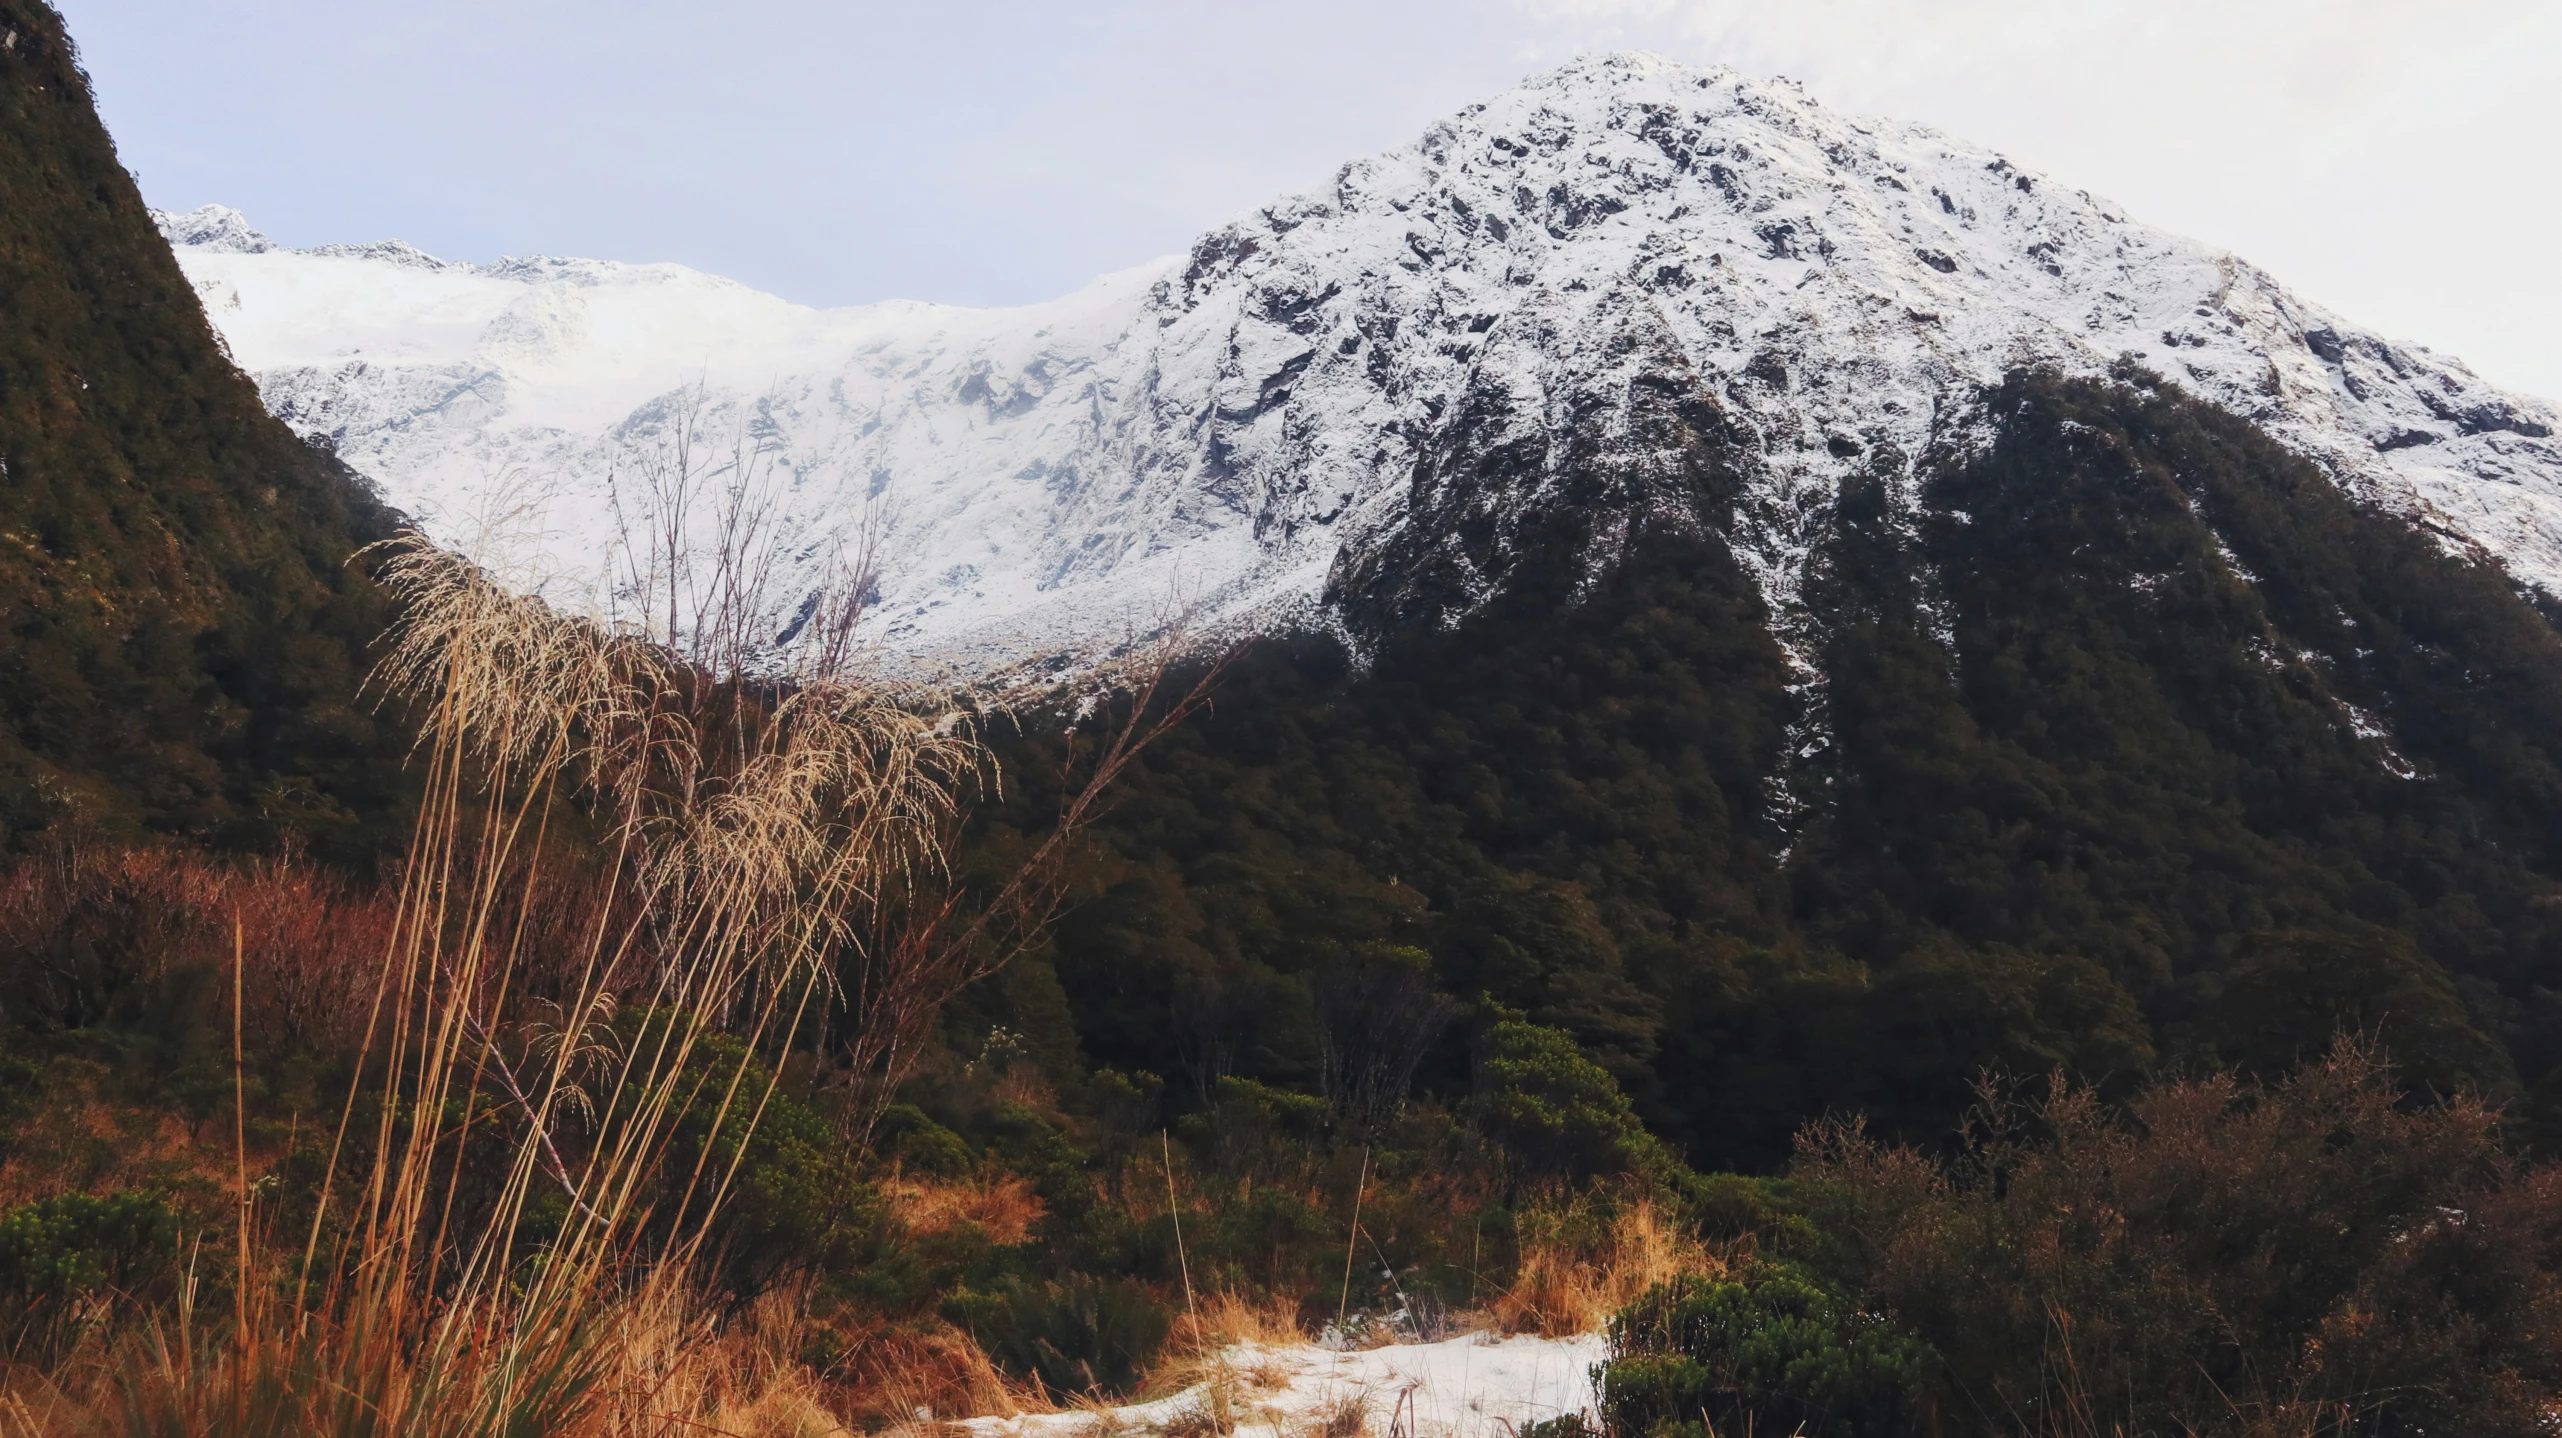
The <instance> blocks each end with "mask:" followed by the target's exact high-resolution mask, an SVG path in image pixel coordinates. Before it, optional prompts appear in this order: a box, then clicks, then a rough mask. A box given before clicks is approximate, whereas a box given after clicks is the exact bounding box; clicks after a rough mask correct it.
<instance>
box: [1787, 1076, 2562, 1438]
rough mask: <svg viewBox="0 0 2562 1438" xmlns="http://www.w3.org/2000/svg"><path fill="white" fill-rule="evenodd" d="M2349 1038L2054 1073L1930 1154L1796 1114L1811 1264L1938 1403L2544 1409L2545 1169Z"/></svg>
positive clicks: (2170, 1412) (2384, 1412)
mask: <svg viewBox="0 0 2562 1438" xmlns="http://www.w3.org/2000/svg"><path fill="white" fill-rule="evenodd" d="M2496 1117H2497V1116H2496V1114H2495V1113H2494V1112H2493V1111H2492V1110H2490V1109H2489V1108H2487V1107H2486V1106H2484V1105H2483V1104H2481V1103H2480V1102H2478V1101H2476V1100H2474V1099H2471V1098H2458V1099H2455V1100H2453V1101H2450V1102H2446V1103H2443V1104H2435V1105H2429V1106H2414V1105H2411V1104H2409V1103H2407V1102H2405V1101H2404V1100H2403V1099H2402V1097H2401V1093H2400V1089H2399V1087H2398V1085H2397V1084H2396V1083H2395V1082H2394V1080H2393V1076H2392V1074H2391V1073H2390V1071H2389V1070H2388V1068H2387V1066H2386V1064H2385V1062H2384V1060H2383V1059H2382V1058H2381V1056H2379V1055H2378V1054H2376V1053H2375V1052H2373V1051H2372V1050H2370V1049H2367V1048H2364V1047H2361V1046H2360V1045H2358V1044H2356V1043H2355V1042H2352V1041H2342V1042H2341V1043H2339V1044H2337V1045H2335V1046H2334V1053H2333V1056H2332V1057H2331V1058H2330V1059H2329V1060H2328V1061H2327V1062H2325V1063H2322V1064H2320V1065H2318V1066H2315V1067H2309V1068H2306V1069H2304V1070H2302V1071H2300V1072H2299V1073H2297V1074H2296V1075H2294V1076H2293V1077H2291V1078H2289V1079H2287V1080H2286V1081H2284V1082H2282V1083H2279V1084H2276V1085H2273V1086H2269V1087H2265V1088H2260V1087H2253V1086H2250V1085H2247V1084H2244V1083H2241V1082H2238V1081H2236V1080H2234V1079H2231V1078H2227V1077H2217V1078H2209V1079H2202V1080H2196V1081H2190V1082H2182V1083H2172V1084H2167V1085H2164V1086H2162V1087H2160V1088H2158V1089H2156V1090H2154V1091H2153V1092H2151V1093H2150V1094H2148V1095H2146V1096H2145V1097H2143V1098H2141V1099H2139V1100H2137V1101H2136V1102H2134V1103H2133V1104H2132V1105H2130V1106H2129V1107H2128V1108H2127V1109H2126V1110H2124V1111H2122V1112H2121V1111H2116V1110H2112V1109H2111V1108H2110V1107H2109V1106H2107V1105H2105V1104H2103V1103H2102V1102H2100V1101H2099V1099H2098V1098H2097V1097H2096V1096H2095V1095H2093V1094H2092V1093H2091V1092H2090V1091H2088V1090H2086V1089H2080V1088H2075V1087H2072V1086H2070V1085H2067V1084H2065V1083H2063V1082H2061V1081H2060V1080H2059V1081H2057V1082H2056V1083H2054V1084H2053V1085H2052V1086H2051V1087H2050V1088H2049V1089H2048V1091H2047V1092H2046V1093H2045V1094H2044V1095H2043V1096H2042V1097H2041V1098H2039V1099H2037V1100H2035V1101H2033V1102H2030V1103H2026V1104H2020V1105H2002V1104H1992V1103H1988V1104H1987V1106H1986V1108H1985V1109H1984V1110H1982V1111H1981V1114H1980V1115H1979V1120H1978V1122H1977V1125H1976V1127H1975V1128H1974V1130H1973V1131H1972V1132H1971V1134H1970V1135H1969V1143H1968V1146H1967V1148H1966V1150H1965V1152H1964V1154H1963V1155H1962V1157H1961V1158H1960V1159H1959V1160H1957V1161H1955V1162H1951V1163H1941V1162H1938V1161H1935V1160H1932V1159H1929V1158H1926V1157H1924V1156H1922V1155H1920V1154H1917V1153H1914V1152H1912V1151H1911V1150H1908V1149H1902V1148H1891V1147H1887V1146H1884V1145H1881V1144H1879V1143H1877V1142H1875V1141H1873V1140H1871V1139H1869V1138H1868V1137H1867V1136H1866V1135H1865V1134H1863V1133H1862V1132H1861V1131H1860V1130H1859V1128H1858V1127H1857V1126H1855V1125H1846V1124H1839V1123H1833V1124H1825V1125H1819V1126H1817V1127H1815V1128H1812V1129H1810V1130H1809V1131H1808V1132H1807V1133H1806V1134H1805V1135H1804V1136H1803V1138H1802V1139H1801V1145H1800V1153H1799V1157H1798V1160H1797V1163H1796V1165H1795V1168H1794V1170H1793V1172H1794V1175H1795V1176H1796V1177H1797V1178H1799V1179H1801V1180H1806V1181H1809V1183H1808V1187H1809V1190H1810V1192H1812V1193H1813V1194H1815V1195H1817V1198H1816V1204H1817V1208H1818V1210H1819V1217H1820V1218H1821V1220H1822V1222H1821V1226H1822V1228H1823V1229H1824V1231H1825V1232H1826V1233H1827V1234H1828V1235H1830V1236H1831V1239H1832V1242H1833V1244H1834V1248H1833V1250H1832V1251H1831V1252H1830V1253H1829V1254H1828V1255H1827V1256H1826V1259H1825V1260H1824V1261H1825V1264H1826V1266H1828V1267H1831V1268H1833V1269H1835V1270H1836V1272H1837V1274H1838V1276H1840V1277H1841V1278H1842V1279H1844V1280H1845V1281H1847V1282H1850V1283H1852V1284H1854V1285H1856V1286H1857V1287H1859V1288H1861V1289H1863V1290H1864V1291H1865V1292H1866V1293H1867V1294H1868V1295H1869V1297H1870V1299H1871V1300H1872V1301H1874V1302H1875V1303H1877V1304H1878V1305H1879V1306H1880V1307H1881V1308H1882V1309H1884V1310H1886V1311H1887V1312H1889V1313H1890V1314H1891V1315H1892V1316H1893V1317H1894V1318H1895V1319H1896V1320H1897V1321H1899V1322H1900V1323H1902V1324H1904V1325H1905V1326H1907V1327H1909V1328H1911V1329H1912V1330H1914V1331H1915V1332H1916V1333H1918V1334H1919V1335H1920V1336H1921V1337H1923V1338H1925V1339H1927V1340H1928V1341H1929V1342H1931V1343H1932V1344H1933V1345H1935V1346H1936V1347H1937V1348H1938V1350H1939V1352H1940V1353H1941V1354H1942V1355H1943V1357H1944V1358H1945V1360H1946V1368H1945V1374H1944V1377H1945V1381H1946V1383H1947V1385H1948V1387H1949V1389H1950V1390H1951V1391H1950V1392H1949V1394H1948V1395H1947V1399H1946V1402H1945V1404H1944V1406H1943V1410H1942V1411H1943V1412H1944V1413H1946V1414H1948V1415H1950V1416H1951V1417H1952V1419H1954V1420H1955V1421H1956V1422H1957V1424H1958V1426H1959V1427H1961V1428H1969V1429H1985V1430H1990V1431H1995V1432H2026V1433H2035V1434H2041V1435H2044V1434H2058V1435H2062V1434H2093V1435H2096V1434H2106V1433H2117V1432H2125V1433H2199V1434H2207V1433H2214V1434H2236V1435H2239V1434H2264V1433H2265V1434H2275V1433H2299V1434H2316V1433H2349V1432H2355V1433H2359V1434H2389V1433H2410V1434H2417V1433H2421V1432H2429V1433H2468V1434H2485V1435H2489V1434H2507V1433H2515V1434H2521V1435H2523V1434H2528V1433H2545V1432H2549V1431H2550V1425H2551V1422H2552V1421H2553V1415H2554V1414H2555V1413H2556V1412H2557V1411H2562V1409H2558V1408H2557V1401H2562V1171H2557V1170H2553V1169H2537V1170H2524V1169H2521V1168H2520V1167H2519V1166H2518V1165H2517V1164H2515V1163H2514V1162H2512V1161H2511V1160H2510V1159H2509V1158H2508V1157H2507V1156H2505V1155H2504V1154H2503V1153H2502V1151H2501V1149H2500V1147H2499V1144H2498V1142H2497V1137H2496Z"/></svg>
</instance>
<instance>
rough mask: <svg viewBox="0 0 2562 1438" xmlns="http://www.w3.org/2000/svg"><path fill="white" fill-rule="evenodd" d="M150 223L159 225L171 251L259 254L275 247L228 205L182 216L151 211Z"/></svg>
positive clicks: (202, 209)
mask: <svg viewBox="0 0 2562 1438" xmlns="http://www.w3.org/2000/svg"><path fill="white" fill-rule="evenodd" d="M151 222H152V223H153V224H155V225H157V226H159V228H160V235H161V238H163V239H165V240H167V241H168V242H169V244H170V247H171V248H173V249H194V250H205V251H210V252H212V253H215V254H231V255H263V254H266V253H268V252H269V251H271V250H274V249H276V248H278V246H277V244H276V242H275V241H273V240H271V239H268V238H267V237H266V236H265V235H263V234H260V233H259V232H258V230H257V228H256V227H254V226H252V225H251V224H250V223H249V217H248V216H246V215H244V214H242V213H240V212H239V211H238V210H235V209H233V208H232V207H231V206H229V205H200V206H198V207H196V208H195V209H192V210H189V211H187V212H186V213H185V214H171V213H170V212H168V211H167V210H153V211H152V212H151Z"/></svg>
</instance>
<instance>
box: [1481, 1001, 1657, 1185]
mask: <svg viewBox="0 0 2562 1438" xmlns="http://www.w3.org/2000/svg"><path fill="white" fill-rule="evenodd" d="M1468 1116H1469V1118H1470V1119H1471V1120H1473V1121H1474V1122H1475V1124H1476V1126H1477V1129H1478V1131H1479V1132H1481V1133H1483V1134H1485V1136H1486V1137H1488V1138H1490V1139H1493V1140H1494V1141H1495V1142H1496V1143H1498V1144H1501V1145H1502V1146H1503V1148H1504V1151H1505V1152H1507V1153H1509V1154H1511V1155H1512V1157H1513V1158H1514V1160H1515V1161H1516V1162H1518V1163H1520V1164H1521V1165H1522V1166H1523V1167H1525V1168H1528V1169H1530V1170H1531V1171H1533V1172H1537V1173H1548V1174H1562V1175H1565V1176H1567V1177H1571V1178H1588V1177H1591V1176H1592V1175H1595V1174H1605V1173H1642V1172H1651V1171H1653V1170H1656V1169H1659V1168H1662V1167H1664V1166H1665V1155H1664V1154H1663V1153H1662V1150H1661V1147H1660V1146H1659V1145H1658V1144H1657V1143H1656V1141H1655V1140H1654V1139H1653V1138H1652V1137H1650V1136H1649V1135H1648V1134H1647V1133H1646V1129H1645V1125H1644V1124H1642V1123H1640V1122H1638V1120H1637V1111H1636V1110H1635V1109H1634V1108H1632V1107H1630V1106H1629V1103H1628V1096H1627V1095H1626V1094H1625V1093H1622V1092H1621V1091H1620V1088H1619V1082H1618V1080H1616V1079H1614V1078H1612V1077H1611V1076H1610V1071H1609V1070H1607V1069H1605V1068H1603V1067H1602V1066H1601V1065H1599V1064H1597V1063H1594V1062H1593V1061H1592V1060H1591V1059H1589V1058H1586V1057H1585V1056H1584V1052H1583V1050H1582V1049H1581V1048H1580V1047H1578V1046H1577V1045H1576V1043H1575V1041H1574V1036H1573V1035H1571V1034H1569V1033H1567V1032H1566V1031H1565V1030H1563V1029H1557V1028H1550V1027H1548V1026H1547V1025H1545V1024H1534V1023H1531V1022H1529V1021H1528V1020H1526V1019H1523V1018H1521V1017H1520V1016H1518V1015H1504V1016H1502V1017H1500V1018H1499V1019H1498V1020H1497V1021H1496V1022H1495V1023H1494V1025H1493V1026H1492V1027H1490V1028H1488V1029H1487V1030H1486V1033H1485V1035H1484V1037H1483V1039H1482V1040H1481V1041H1480V1045H1479V1058H1478V1061H1477V1092H1476V1095H1475V1097H1474V1098H1472V1099H1471V1100H1470V1102H1469V1105H1468Z"/></svg>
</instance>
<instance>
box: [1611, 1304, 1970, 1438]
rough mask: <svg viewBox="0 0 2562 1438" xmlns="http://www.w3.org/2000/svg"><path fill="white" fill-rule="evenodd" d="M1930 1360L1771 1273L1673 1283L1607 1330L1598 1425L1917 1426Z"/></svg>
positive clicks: (1852, 1433)
mask: <svg viewBox="0 0 2562 1438" xmlns="http://www.w3.org/2000/svg"><path fill="white" fill-rule="evenodd" d="M1938 1366H1939V1364H1938V1358H1937V1355H1935V1354H1933V1353H1932V1352H1931V1351H1930V1349H1929V1347H1928V1346H1927V1345H1926V1344H1923V1343H1922V1342H1920V1341H1919V1340H1917V1339H1915V1338H1913V1337H1912V1336H1911V1335H1910V1334H1907V1333H1902V1332H1899V1331H1897V1330H1896V1329H1895V1328H1894V1327H1893V1326H1892V1325H1891V1324H1889V1323H1887V1322H1886V1321H1885V1320H1883V1319H1881V1318H1879V1317H1877V1316H1876V1315H1875V1314H1872V1313H1868V1312H1864V1311H1862V1309H1861V1307H1860V1305H1859V1303H1858V1302H1857V1300H1855V1299H1853V1298H1851V1297H1849V1296H1847V1295H1845V1294H1842V1293H1839V1292H1836V1291H1834V1290H1832V1289H1829V1288H1826V1287H1824V1286H1823V1285H1822V1284H1820V1283H1818V1282H1815V1281H1814V1280H1812V1279H1811V1278H1809V1277H1808V1276H1807V1275H1805V1274H1803V1273H1800V1272H1797V1271H1795V1270H1793V1269H1790V1268H1788V1267H1785V1266H1783V1265H1776V1264H1756V1265H1751V1266H1748V1267H1747V1268H1745V1269H1744V1270H1743V1271H1742V1272H1740V1273H1738V1274H1736V1275H1734V1276H1731V1277H1721V1278H1702V1277H1684V1278H1681V1279H1678V1280H1676V1281H1674V1282H1673V1283H1670V1284H1667V1285H1665V1286H1664V1287H1661V1288H1658V1289H1655V1290H1653V1291H1652V1292H1649V1293H1648V1294H1646V1295H1645V1296H1644V1297H1643V1298H1641V1299H1639V1300H1638V1301H1637V1302H1636V1303H1634V1304H1632V1305H1630V1306H1629V1307H1628V1308H1627V1309H1626V1310H1625V1311H1624V1312H1622V1313H1621V1314H1620V1315H1619V1316H1618V1317H1617V1318H1615V1319H1613V1320H1612V1321H1611V1325H1610V1361H1609V1362H1608V1363H1607V1364H1606V1365H1604V1367H1603V1369H1602V1373H1601V1379H1600V1385H1601V1418H1602V1422H1603V1424H1604V1425H1605V1426H1606V1427H1607V1428H1608V1429H1609V1430H1610V1431H1611V1432H1613V1433H1618V1434H1624V1435H1627V1438H1717V1435H1719V1434H1726V1433H1802V1434H1805V1435H1807V1438H1866V1435H1884V1434H1894V1433H1906V1432H1911V1431H1914V1430H1916V1429H1918V1428H1921V1427H1923V1426H1924V1425H1923V1423H1922V1422H1921V1418H1922V1411H1923V1405H1924V1401H1925V1395H1926V1393H1927V1391H1928V1389H1929V1387H1930V1384H1931V1381H1932V1380H1933V1379H1934V1378H1935V1377H1936V1376H1937V1372H1938Z"/></svg>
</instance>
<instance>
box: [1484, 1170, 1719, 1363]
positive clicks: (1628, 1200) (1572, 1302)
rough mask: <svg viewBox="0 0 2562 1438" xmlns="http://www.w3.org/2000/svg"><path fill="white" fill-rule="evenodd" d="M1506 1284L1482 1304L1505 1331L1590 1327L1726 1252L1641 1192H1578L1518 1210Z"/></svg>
mask: <svg viewBox="0 0 2562 1438" xmlns="http://www.w3.org/2000/svg"><path fill="white" fill-rule="evenodd" d="M1520 1245H1521V1250H1520V1251H1521V1258H1520V1262H1519V1264H1518V1266H1517V1267H1516V1269H1515V1271H1514V1277H1513V1280H1512V1283H1511V1284H1510V1286H1508V1287H1506V1288H1505V1289H1504V1291H1503V1292H1502V1293H1500V1294H1498V1295H1496V1297H1495V1299H1494V1301H1493V1302H1492V1303H1490V1304H1488V1305H1487V1313H1488V1316H1489V1317H1490V1318H1492V1319H1493V1320H1494V1323H1495V1326H1496V1327H1497V1328H1499V1329H1501V1330H1503V1331H1504V1332H1506V1333H1536V1334H1539V1335H1540V1336H1542V1337H1546V1338H1565V1337H1569V1336H1572V1335H1574V1334H1578V1333H1597V1332H1599V1331H1601V1330H1602V1329H1603V1328H1606V1327H1607V1326H1609V1323H1610V1320H1611V1318H1612V1316H1613V1315H1615V1314H1617V1313H1618V1312H1619V1311H1620V1310H1621V1309H1623V1308H1626V1307H1627V1306H1628V1304H1629V1303H1631V1302H1632V1301H1634V1300H1635V1299H1636V1298H1637V1297H1638V1296H1639V1295H1640V1294H1643V1293H1645V1292H1647V1291H1648V1290H1650V1289H1652V1288H1654V1287H1656V1286H1657V1285H1659V1284H1663V1283H1668V1282H1670V1281H1672V1280H1673V1279H1674V1278H1676V1277H1679V1276H1681V1275H1684V1274H1705V1275H1710V1276H1716V1275H1722V1274H1723V1273H1724V1272H1725V1271H1726V1267H1727V1264H1726V1261H1725V1259H1724V1258H1723V1257H1722V1256H1721V1255H1719V1254H1716V1253H1714V1252H1712V1251H1710V1250H1709V1249H1708V1248H1707V1247H1706V1246H1705V1245H1703V1244H1702V1243H1701V1242H1700V1241H1699V1240H1698V1238H1697V1237H1695V1236H1694V1235H1693V1234H1692V1233H1691V1232H1690V1231H1689V1229H1688V1228H1686V1227H1685V1226H1684V1225H1683V1224H1682V1223H1680V1222H1679V1221H1678V1220H1677V1219H1676V1218H1675V1217H1674V1216H1673V1215H1671V1214H1669V1213H1667V1212H1665V1211H1664V1209H1663V1208H1662V1206H1661V1205H1660V1204H1659V1203H1657V1201H1656V1200H1655V1199H1654V1198H1652V1197H1651V1196H1648V1195H1646V1194H1644V1193H1642V1192H1636V1193H1630V1194H1624V1195H1614V1194H1608V1193H1593V1192H1586V1193H1579V1194H1576V1195H1573V1196H1572V1197H1570V1198H1568V1199H1566V1200H1565V1201H1563V1202H1562V1203H1558V1204H1555V1205H1551V1206H1541V1207H1534V1208H1532V1209H1530V1210H1528V1211H1526V1212H1525V1213H1524V1214H1523V1216H1522V1232H1521V1239H1520Z"/></svg>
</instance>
